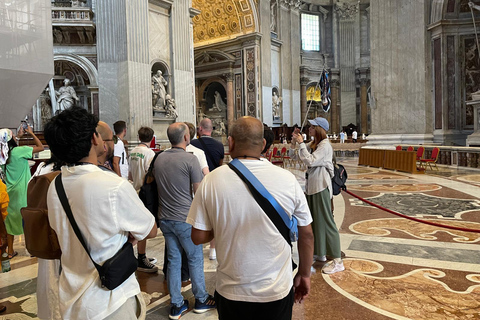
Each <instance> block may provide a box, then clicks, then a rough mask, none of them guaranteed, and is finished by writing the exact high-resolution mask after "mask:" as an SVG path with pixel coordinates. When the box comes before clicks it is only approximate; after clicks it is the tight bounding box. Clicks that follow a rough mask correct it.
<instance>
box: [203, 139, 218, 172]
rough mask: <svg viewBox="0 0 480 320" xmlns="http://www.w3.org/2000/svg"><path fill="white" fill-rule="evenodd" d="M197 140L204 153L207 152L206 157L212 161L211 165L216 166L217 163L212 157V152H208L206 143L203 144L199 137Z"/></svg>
mask: <svg viewBox="0 0 480 320" xmlns="http://www.w3.org/2000/svg"><path fill="white" fill-rule="evenodd" d="M198 141H200V143H201V144H202V147H203V151H205V153H206V154H207V156H208V158H209V159H210V161H212V163H213V165H214V166H215V168H217V167H218V163H215V159H213V156H212V154H211V153H210V150H208V147H207V145H206V144H205V141H203V139H202V138H201V137H200V138H198Z"/></svg>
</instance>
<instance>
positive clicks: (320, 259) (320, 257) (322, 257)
mask: <svg viewBox="0 0 480 320" xmlns="http://www.w3.org/2000/svg"><path fill="white" fill-rule="evenodd" d="M315 261H320V262H325V261H327V256H317V255H316V254H314V255H313V262H315Z"/></svg>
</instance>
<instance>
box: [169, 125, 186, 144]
mask: <svg viewBox="0 0 480 320" xmlns="http://www.w3.org/2000/svg"><path fill="white" fill-rule="evenodd" d="M167 136H168V140H169V141H170V143H171V144H172V147H176V146H181V147H184V148H185V147H186V146H187V145H188V143H190V133H189V131H188V126H187V125H186V124H185V123H183V122H175V123H172V124H171V125H169V126H168V129H167ZM185 137H186V138H187V139H188V140H187V141H186V140H185Z"/></svg>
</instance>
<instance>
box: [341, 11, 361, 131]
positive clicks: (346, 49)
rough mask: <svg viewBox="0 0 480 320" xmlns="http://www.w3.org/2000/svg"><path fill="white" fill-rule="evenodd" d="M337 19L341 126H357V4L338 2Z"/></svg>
mask: <svg viewBox="0 0 480 320" xmlns="http://www.w3.org/2000/svg"><path fill="white" fill-rule="evenodd" d="M335 12H336V15H337V19H338V50H339V52H338V56H337V57H336V59H338V62H339V68H340V83H341V84H342V86H341V88H340V89H341V91H340V94H341V99H342V109H341V113H340V121H341V125H348V124H350V123H353V124H355V125H356V124H357V119H356V118H357V117H356V87H355V63H356V53H357V51H358V49H359V48H358V47H357V46H356V44H357V42H358V39H356V38H357V37H356V36H357V30H356V29H358V28H357V26H358V12H359V3H346V2H341V3H340V2H339V3H336V4H335Z"/></svg>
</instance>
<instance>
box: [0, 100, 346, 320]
mask: <svg viewBox="0 0 480 320" xmlns="http://www.w3.org/2000/svg"><path fill="white" fill-rule="evenodd" d="M309 122H310V126H309V135H310V136H311V137H313V138H312V139H311V140H310V139H308V141H310V142H309V143H307V144H305V143H304V140H305V138H304V137H303V135H302V134H301V133H300V132H299V130H298V129H297V130H296V131H295V132H294V134H293V136H292V143H291V146H290V156H291V157H293V158H296V159H299V160H301V161H303V162H304V163H305V164H306V166H307V172H306V185H305V191H303V190H302V187H301V186H300V184H299V183H298V181H297V179H296V177H295V175H293V174H292V173H291V172H289V171H288V170H286V169H283V168H281V167H279V166H275V165H273V164H272V163H270V162H269V161H268V160H267V159H266V158H265V157H264V156H263V155H264V154H265V152H266V150H268V148H269V147H270V145H271V144H272V142H273V134H272V132H271V130H270V129H268V128H265V127H264V125H263V124H262V123H261V122H260V121H259V120H258V119H255V118H252V117H242V118H239V119H238V120H236V121H235V122H234V123H233V125H232V126H231V127H230V128H228V129H229V137H228V147H229V153H230V157H231V158H232V161H231V162H230V164H228V165H224V163H223V160H224V157H225V154H224V146H223V144H222V143H221V142H219V141H218V140H216V139H215V138H213V137H212V136H211V135H212V131H213V125H212V121H211V120H210V119H208V118H204V119H203V120H202V121H201V122H200V123H199V126H198V127H197V128H196V127H195V126H194V125H193V124H191V123H187V122H175V123H173V124H171V125H170V126H169V127H168V129H167V136H168V140H169V142H170V145H171V147H170V148H168V149H167V150H164V151H160V152H158V153H156V152H155V151H154V150H152V148H151V142H152V140H153V139H154V134H155V133H154V130H153V129H152V128H149V127H145V126H144V127H141V128H140V129H139V130H138V132H137V133H138V141H139V143H138V145H136V146H135V147H134V148H133V149H131V151H130V152H128V148H127V147H126V141H125V140H124V139H125V137H126V136H127V130H128V127H127V123H126V122H125V121H117V122H115V123H114V124H113V130H112V129H111V127H110V126H109V125H108V124H107V123H105V122H102V121H98V119H97V118H96V116H94V115H92V114H91V113H89V112H88V111H86V110H85V109H83V108H79V107H75V106H74V107H71V108H68V109H66V110H64V111H62V112H61V113H59V114H57V115H56V116H54V117H53V118H52V119H51V120H50V121H49V122H48V123H47V124H46V125H45V128H44V137H45V141H46V143H47V144H48V147H49V149H50V151H51V153H52V157H51V159H50V160H48V161H47V162H46V163H42V164H41V165H39V166H38V168H37V170H36V171H35V173H34V174H33V176H41V175H44V174H48V173H51V172H54V171H58V172H59V173H60V174H59V175H57V176H56V178H54V181H55V182H53V181H52V183H51V184H50V186H49V188H48V193H46V196H44V197H46V199H45V201H46V203H47V206H48V220H49V223H50V226H51V228H52V229H53V230H54V231H55V233H56V235H57V238H58V244H59V246H60V248H61V251H62V253H61V257H60V259H49V260H47V259H42V258H40V257H39V259H38V264H39V268H38V279H37V301H38V313H37V315H38V317H39V318H40V319H144V318H145V316H146V306H145V301H144V299H143V298H142V296H141V291H140V286H139V283H138V281H137V278H136V275H135V272H133V271H134V270H133V271H126V269H129V265H134V267H133V268H134V269H136V271H138V272H148V273H156V272H158V267H157V265H156V264H157V263H158V261H157V258H156V257H152V256H151V255H147V239H151V238H154V237H156V236H157V232H158V228H160V230H161V233H162V234H163V237H164V238H165V256H164V257H163V273H164V274H165V280H166V282H167V286H168V291H169V294H170V299H171V301H170V303H171V308H170V313H169V318H170V319H179V318H180V317H181V316H182V315H183V314H185V312H187V310H188V309H189V301H188V300H187V299H185V298H184V297H183V295H182V282H183V281H188V280H190V281H191V284H192V292H193V295H194V296H195V305H194V306H193V312H194V313H204V312H207V311H209V310H213V309H217V310H218V315H219V319H291V318H292V308H293V304H294V302H297V303H301V302H302V301H303V300H304V299H305V298H306V297H307V296H308V294H309V291H310V275H311V266H312V264H313V262H314V261H322V262H326V261H327V259H328V260H330V261H329V262H327V263H326V264H325V265H324V266H323V268H322V271H323V272H324V273H327V274H331V273H335V272H339V271H343V270H344V266H343V262H342V258H341V250H340V238H339V232H338V229H337V227H336V225H335V222H334V219H333V213H332V198H333V194H332V182H331V178H332V177H333V162H332V161H333V159H332V158H333V150H332V147H331V145H330V143H329V142H328V137H327V132H328V130H329V124H328V121H327V120H326V119H324V118H316V119H313V120H309ZM17 133H18V134H17V136H16V135H15V134H14V132H12V130H10V129H2V130H0V146H1V152H0V154H1V157H0V169H1V171H0V173H1V175H2V182H1V183H0V192H1V197H0V202H1V209H2V211H1V213H2V218H1V219H0V235H1V237H0V238H1V242H0V244H1V249H2V253H3V252H5V253H6V256H7V257H8V259H14V258H15V257H16V256H17V255H18V252H17V251H15V250H14V236H16V235H21V234H23V233H24V230H23V223H22V215H21V208H23V207H26V206H27V191H28V188H29V181H30V180H31V178H32V175H31V174H30V167H29V163H28V160H30V159H32V157H33V154H34V153H37V152H40V151H42V150H44V146H43V144H42V142H41V141H40V140H39V139H38V138H37V137H36V135H35V134H34V132H33V130H32V128H31V127H30V126H25V127H24V126H22V127H20V128H19V129H18V130H17ZM25 135H28V136H30V137H31V138H32V141H33V142H34V145H35V146H34V147H31V146H19V145H18V140H19V138H21V137H22V136H25ZM147 175H151V176H152V177H154V184H155V185H156V190H157V191H156V192H157V196H158V198H157V199H156V200H157V202H158V204H155V208H154V209H150V210H149V209H147V207H148V205H147V207H146V204H145V202H144V201H142V199H141V198H140V197H139V193H142V191H143V190H142V188H143V187H144V185H145V183H146V181H147V179H148V176H147ZM146 176H147V179H146ZM272 198H273V201H272V200H271V201H265V199H272ZM267 202H268V203H267ZM285 221H288V222H290V223H292V224H290V225H287V224H286V223H285ZM293 222H295V223H293ZM293 225H295V226H298V228H295V227H293ZM292 234H293V236H292ZM294 242H296V246H297V248H298V256H299V257H298V266H297V265H296V263H295V262H294V261H293V260H292V251H293V250H292V246H293V245H294V244H293V243H294ZM206 243H210V251H209V254H208V257H209V258H210V259H212V260H215V259H216V260H217V262H218V266H217V273H216V286H215V292H214V294H209V293H208V292H207V290H206V285H205V276H204V255H203V244H206ZM132 246H136V252H137V255H136V257H133V259H134V261H133V262H131V261H130V260H131V259H130V258H131V257H132V256H133V251H132V250H131V247H132ZM129 248H130V249H129ZM248 248H251V249H248ZM252 248H254V249H252ZM128 250H130V251H132V253H130V251H128ZM120 256H121V257H127V258H122V259H125V261H124V262H122V263H121V264H120V267H119V269H121V270H117V269H115V268H114V267H113V266H118V265H115V261H113V260H115V259H112V257H114V258H115V257H120ZM127 260H129V261H130V262H131V263H130V262H127ZM106 266H112V267H111V268H110V270H108V269H107V267H106ZM112 270H113V271H112ZM129 270H130V269H129ZM292 270H294V272H293V273H292ZM113 283H116V284H113ZM4 311H5V307H3V306H0V312H4ZM7 312H8V311H7Z"/></svg>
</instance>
